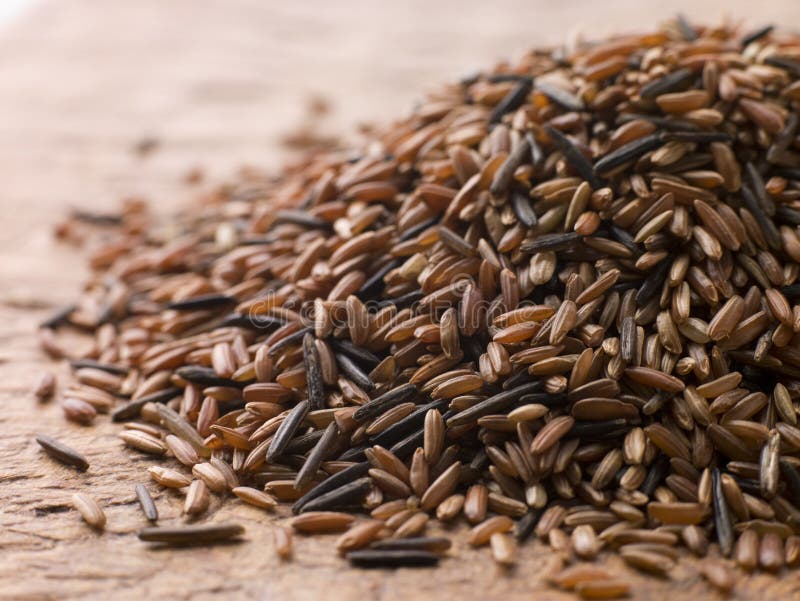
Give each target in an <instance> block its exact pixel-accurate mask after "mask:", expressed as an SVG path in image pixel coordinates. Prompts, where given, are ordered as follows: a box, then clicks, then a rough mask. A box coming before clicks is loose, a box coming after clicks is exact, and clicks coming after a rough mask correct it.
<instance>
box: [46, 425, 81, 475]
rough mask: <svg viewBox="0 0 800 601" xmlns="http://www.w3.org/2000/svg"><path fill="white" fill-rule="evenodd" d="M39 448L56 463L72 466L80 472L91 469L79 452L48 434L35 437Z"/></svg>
mask: <svg viewBox="0 0 800 601" xmlns="http://www.w3.org/2000/svg"><path fill="white" fill-rule="evenodd" d="M35 440H36V442H37V443H39V446H40V447H42V449H43V450H44V452H45V453H47V454H48V455H49V456H50V457H52V458H53V459H55V460H56V461H60V462H61V463H63V464H65V465H71V466H73V467H75V468H77V469H78V470H80V471H85V470H87V469H89V461H88V460H87V459H86V457H84V456H83V455H81V454H80V453H79V452H78V451H76V450H75V449H73V448H72V447H69V446H67V445H65V444H64V443H63V442H61V441H60V440H56V439H55V438H53V437H51V436H47V435H46V434H37V435H36V437H35Z"/></svg>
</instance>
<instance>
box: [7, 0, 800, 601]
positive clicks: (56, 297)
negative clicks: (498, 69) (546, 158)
mask: <svg viewBox="0 0 800 601" xmlns="http://www.w3.org/2000/svg"><path fill="white" fill-rule="evenodd" d="M676 9H681V10H683V11H684V12H685V13H687V14H690V15H692V16H693V18H697V19H703V20H710V21H718V20H719V18H720V15H723V14H734V15H735V16H736V18H740V17H742V18H744V17H747V18H749V19H750V20H751V21H750V22H751V23H752V24H753V25H754V26H755V25H761V24H763V23H765V22H769V21H776V22H782V23H790V24H792V25H794V24H796V23H798V17H800V6H799V5H798V3H796V2H790V1H786V0H762V1H760V2H758V3H749V2H739V1H737V2H730V1H725V0H712V1H708V2H703V3H702V4H701V3H698V2H689V1H681V2H677V3H672V4H671V5H670V6H669V7H666V6H664V5H663V3H661V2H659V1H656V0H647V1H643V0H622V1H618V2H615V1H612V0H608V1H607V2H602V3H601V2H595V1H593V0H591V1H590V0H567V1H566V2H559V3H542V2H534V1H530V0H528V1H525V0H510V1H507V2H491V3H490V2H472V1H470V2H455V1H450V2H444V3H432V2H430V1H425V0H411V1H406V2H398V3H388V2H387V3H384V2H380V3H378V2H375V3H368V2H363V3H362V2H356V1H354V0H343V1H342V2H324V1H322V0H314V1H312V2H302V3H278V2H261V1H256V0H252V1H245V0H236V1H233V0H210V1H205V2H199V1H193V0H169V1H166V0H138V1H137V2H126V1H123V0H104V1H103V2H98V1H96V0H59V1H56V0H53V1H51V2H45V3H43V4H42V5H40V6H38V7H37V8H36V9H35V10H33V11H32V12H31V13H29V14H27V15H25V17H24V18H23V19H21V20H20V21H19V22H17V23H16V24H14V25H13V26H12V27H11V28H10V29H8V30H7V31H5V32H3V33H2V35H0V115H2V120H1V121H0V174H2V178H1V179H0V181H1V182H2V191H1V192H0V206H1V207H2V209H3V213H2V218H0V219H1V220H2V221H0V225H1V226H0V284H2V285H0V324H2V325H0V340H1V342H0V403H1V404H2V407H3V411H2V412H0V428H2V430H3V436H2V438H0V599H9V600H11V599H14V600H40V599H41V600H49V599H97V600H100V599H109V598H114V599H142V598H147V597H148V596H149V598H153V599H198V600H204V599H221V598H224V599H264V600H271V599H314V600H319V599H381V600H385V601H389V600H395V599H397V600H401V599H403V600H407V599H437V598H452V599H456V598H458V599H465V600H466V599H508V600H516V599H532V598H536V599H562V598H563V599H570V598H572V597H571V596H569V595H564V594H562V593H558V592H555V591H552V590H550V589H549V588H548V587H547V586H546V585H545V584H544V583H543V581H542V576H543V575H546V574H547V573H548V572H550V571H552V570H553V568H554V567H555V566H554V558H553V557H552V556H550V555H549V553H548V552H547V550H546V548H545V547H543V546H542V545H539V544H532V545H526V546H525V547H524V548H522V549H521V552H520V561H519V563H518V565H517V567H516V568H514V569H512V570H511V571H509V572H504V571H501V570H500V569H498V568H496V567H495V566H494V565H493V564H492V562H491V560H490V559H489V557H488V552H486V550H478V551H476V550H472V549H469V548H467V547H465V545H464V544H463V540H459V539H458V538H457V539H456V540H457V544H456V546H455V549H454V551H453V553H452V555H453V557H452V558H451V559H448V560H446V561H444V562H443V563H442V566H441V568H439V569H438V570H436V571H435V572H432V571H412V570H398V571H396V572H383V571H377V572H375V571H373V572H360V571H354V570H350V569H347V568H346V565H345V563H344V561H343V560H341V559H340V558H338V557H337V556H336V554H335V551H334V548H333V540H334V538H333V537H331V536H328V537H320V538H302V537H299V538H298V540H297V541H296V546H295V559H294V561H292V562H291V563H286V564H283V563H281V562H279V561H278V560H277V559H276V558H275V556H274V553H273V550H272V539H271V536H270V527H271V526H270V523H271V521H272V520H274V519H280V514H278V516H279V517H278V518H273V517H270V515H268V514H266V513H264V512H263V511H261V510H258V509H256V508H254V507H250V506H246V505H244V504H243V503H241V502H238V501H235V500H231V499H228V500H226V502H225V503H224V504H223V503H221V501H220V499H219V498H215V499H214V501H213V502H212V507H211V514H212V516H213V517H212V519H213V520H214V521H225V520H235V521H238V522H240V523H242V524H244V525H245V527H246V528H247V535H246V539H247V541H246V542H244V543H242V544H239V545H232V546H224V547H218V548H214V549H210V550H203V549H188V550H178V551H174V550H173V551H155V550H152V549H150V548H148V547H147V546H146V545H145V544H143V543H141V542H139V541H138V540H137V539H136V537H135V532H136V531H137V530H138V529H139V528H141V527H142V526H144V525H145V522H144V518H143V517H142V515H141V512H140V510H139V508H138V507H137V505H136V498H135V493H134V484H135V483H137V482H144V483H147V485H148V487H149V488H150V490H151V491H152V492H153V494H154V497H155V498H156V503H157V504H158V506H159V509H160V511H161V515H162V522H163V523H171V522H176V521H179V520H180V519H181V518H180V510H181V501H180V499H179V498H178V497H177V496H176V495H175V494H173V493H171V492H169V491H160V490H158V489H157V487H155V486H153V485H151V483H150V482H149V481H148V479H147V477H146V474H145V472H144V469H145V467H146V466H147V465H148V464H149V463H150V461H151V460H150V459H149V458H143V457H141V456H140V455H138V454H137V453H135V452H133V451H131V450H128V449H125V448H123V447H122V444H121V442H120V441H119V439H118V438H117V437H116V432H117V431H118V428H117V426H113V425H111V424H109V423H107V420H106V419H101V420H99V421H100V422H101V423H100V425H99V426H98V427H95V428H91V429H86V428H81V427H78V426H75V425H70V424H67V423H65V422H64V421H63V419H62V417H61V414H60V411H59V409H58V407H57V405H56V404H55V403H50V404H47V405H40V404H37V402H36V401H35V399H34V398H33V395H32V393H31V387H32V385H33V384H34V382H35V381H36V379H37V376H38V373H39V372H40V371H41V370H42V369H44V368H54V369H57V370H58V373H59V376H60V385H62V386H63V384H64V382H65V378H66V375H67V374H66V370H65V369H64V368H63V366H53V365H52V364H50V363H49V362H47V361H46V360H45V359H44V358H43V357H42V355H41V353H40V352H39V350H38V348H37V345H36V341H35V338H34V336H33V332H34V330H35V326H36V324H37V323H38V321H39V320H40V319H41V318H42V317H43V316H44V315H45V314H46V312H47V308H48V306H50V305H57V304H62V303H64V302H66V301H68V300H69V299H70V298H72V297H74V296H75V295H76V293H77V292H78V290H79V287H80V282H81V281H82V279H83V278H84V277H85V274H86V272H85V269H84V267H83V259H82V253H81V251H78V250H75V249H72V248H70V247H65V246H60V245H57V244H55V243H54V242H53V241H52V240H51V237H50V233H51V229H52V225H53V223H54V222H55V221H56V220H57V219H58V218H59V216H60V215H62V214H63V213H64V212H65V211H67V210H68V208H69V207H72V206H88V207H94V208H109V209H110V208H113V207H114V206H115V204H116V202H117V199H118V198H120V197H123V196H131V195H142V196H146V197H148V198H150V199H151V200H152V201H153V202H154V203H155V204H156V206H157V207H158V209H159V210H160V211H162V212H165V213H166V212H169V211H170V210H172V209H174V208H175V207H178V206H180V205H181V204H182V203H184V202H186V201H187V200H188V199H189V198H190V197H191V196H192V195H193V194H196V189H191V188H189V187H187V186H186V185H185V184H183V183H182V176H183V174H184V173H185V171H186V170H187V169H189V168H191V167H194V166H197V165H200V166H203V167H204V168H206V170H207V171H208V173H209V174H210V177H211V180H212V181H219V180H220V179H221V178H224V177H225V176H226V175H228V174H230V173H232V172H233V170H234V169H235V168H236V167H237V166H238V165H241V164H250V165H255V166H257V167H259V168H264V169H267V170H272V171H274V170H277V168H278V167H279V165H280V161H281V160H283V158H284V154H283V152H282V151H281V149H280V147H279V144H278V141H279V139H280V137H281V135H282V134H285V133H286V132H287V131H290V130H291V129H292V128H293V127H294V126H295V125H296V124H297V123H299V122H300V121H301V119H302V117H303V115H304V111H305V108H304V107H305V104H306V101H307V99H308V97H309V95H310V94H322V95H324V96H326V97H327V98H329V99H330V100H331V101H332V103H333V107H334V112H333V114H332V116H331V117H330V118H328V120H327V121H326V122H324V123H323V124H322V127H323V130H324V131H325V132H328V133H333V132H342V131H348V130H349V129H350V128H351V127H352V126H353V125H354V124H356V123H359V122H360V121H363V120H381V119H388V118H391V117H392V116H393V115H397V114H400V113H402V112H403V111H404V110H405V109H406V108H407V107H408V106H410V104H411V103H412V102H413V101H414V99H415V98H418V95H419V94H420V92H421V91H424V90H425V89H426V88H429V87H430V84H431V82H438V81H441V80H443V79H447V78H455V77H458V76H459V75H461V74H463V73H466V72H468V71H470V70H471V69H472V68H473V67H475V66H479V65H486V64H490V63H491V62H492V61H494V60H498V59H500V58H502V57H504V56H513V55H514V53H516V52H519V51H521V50H522V49H523V48H526V47H527V46H530V45H533V44H540V43H548V42H555V41H557V40H558V39H560V38H562V37H563V36H565V35H567V34H568V33H569V32H570V31H571V30H573V29H574V27H575V25H576V23H578V24H583V29H584V31H587V32H589V33H590V34H591V35H601V34H603V33H608V32H611V31H614V30H617V29H631V28H635V27H636V26H637V25H641V24H648V23H651V22H652V21H653V20H654V19H660V18H665V17H667V16H669V15H670V14H672V13H673V12H674V11H675V10H676ZM148 135H151V136H156V137H158V138H159V139H160V140H161V145H160V147H159V148H158V150H157V151H156V152H154V153H153V154H152V155H151V156H149V157H147V158H144V159H143V158H140V157H137V156H136V155H135V154H133V153H132V152H131V147H132V146H133V145H134V144H135V142H136V141H137V140H139V139H140V138H142V137H143V136H148ZM35 432H45V433H49V434H52V435H55V436H58V437H59V438H61V439H63V440H64V441H66V442H68V443H69V444H71V445H73V446H74V447H75V448H76V449H78V450H80V451H82V452H83V453H85V454H86V455H87V457H88V458H89V460H90V461H91V463H92V466H91V468H90V469H89V470H88V471H87V472H85V473H77V472H75V471H74V470H71V469H69V468H65V467H62V466H59V465H57V464H55V463H54V462H53V461H52V460H50V459H49V458H47V457H46V456H45V455H44V454H43V453H42V452H41V451H40V450H39V448H38V446H37V445H36V443H35V442H33V438H32V435H33V433H35ZM164 464H165V465H168V464H169V462H168V461H164ZM78 490H86V491H87V492H90V493H91V494H92V495H93V496H94V497H95V498H96V499H98V500H99V501H100V502H101V503H103V504H104V506H105V509H106V513H107V515H108V526H107V529H106V533H105V534H97V533H95V532H93V531H91V530H90V529H89V528H87V527H86V525H85V524H84V523H83V522H82V521H81V519H80V517H79V516H78V514H77V513H76V512H75V511H73V510H71V509H70V508H69V499H70V497H71V495H72V493H73V492H75V491H78ZM608 563H609V566H610V568H611V569H613V570H615V571H617V572H619V573H626V574H627V573H629V572H628V571H627V570H626V569H625V568H624V567H622V565H621V563H620V561H619V560H618V559H616V558H612V559H609V560H608ZM631 578H633V579H634V591H633V592H634V595H633V596H634V598H638V599H648V600H653V601H656V600H667V599H669V600H670V601H677V600H679V599H691V598H693V597H694V598H698V599H700V598H712V597H713V594H711V593H709V589H708V588H707V587H706V586H705V584H703V583H702V582H701V580H700V578H699V576H698V574H697V572H696V570H695V569H694V567H693V564H692V562H691V561H688V560H683V561H682V562H681V565H680V566H679V567H678V568H677V569H676V570H675V573H674V577H673V578H672V579H671V580H656V579H642V578H639V577H637V576H636V575H634V574H631ZM732 598H734V599H765V598H770V599H776V600H789V599H797V598H800V575H799V574H798V573H792V574H784V575H783V576H782V577H781V578H780V579H775V578H772V577H768V576H761V575H758V576H754V577H752V578H748V579H745V580H742V581H741V582H740V583H739V585H738V586H737V587H736V590H735V591H734V593H733V596H732Z"/></svg>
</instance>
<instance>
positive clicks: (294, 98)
mask: <svg viewBox="0 0 800 601" xmlns="http://www.w3.org/2000/svg"><path fill="white" fill-rule="evenodd" d="M677 12H681V13H683V14H685V15H686V16H687V18H688V19H689V20H690V21H695V22H704V23H713V24H718V23H720V22H722V21H729V22H733V23H743V27H744V28H745V29H748V30H749V29H754V28H756V27H759V26H762V25H764V24H767V23H776V24H778V25H780V26H782V27H788V28H794V27H796V26H797V25H800V2H797V1H796V0H759V1H757V2H753V1H752V0H702V1H697V0H693V1H692V0H677V1H675V2H666V1H664V0H558V1H542V0H494V1H492V2H487V1H486V0H479V1H475V0H445V1H435V0H404V1H403V2H363V1H356V0H339V1H335V2H329V1H325V0H304V1H302V2H277V1H265V0H136V1H134V2H131V1H129V0H0V115H1V116H2V117H0V174H2V176H3V182H4V185H3V191H2V193H0V199H2V200H0V203H2V205H3V207H4V208H7V209H8V208H10V209H12V210H11V211H7V212H6V213H5V215H6V216H5V217H3V219H6V220H7V221H8V220H12V219H13V223H11V222H9V223H10V224H11V227H3V228H0V278H9V277H10V278H15V279H16V278H18V277H22V278H24V277H28V278H29V277H31V274H34V275H38V274H40V273H42V272H43V270H47V269H48V266H50V265H51V262H52V261H53V260H54V259H53V254H52V252H51V250H50V247H49V246H47V245H48V244H50V242H49V232H50V230H49V227H50V226H52V223H53V222H54V221H55V220H57V219H58V217H59V215H60V214H63V213H64V212H66V211H67V210H68V208H69V207H74V206H89V207H92V206H93V207H95V208H96V207H113V206H115V204H116V201H117V200H118V199H119V198H120V197H122V196H131V195H144V196H146V197H148V198H150V199H151V200H153V201H154V202H155V204H156V205H157V206H158V207H160V208H162V209H165V210H169V209H171V208H172V207H175V206H176V205H177V204H179V203H181V202H183V201H184V200H185V199H187V198H190V197H191V196H193V195H195V194H196V191H195V190H196V188H197V187H196V186H195V187H194V188H192V187H187V186H186V185H185V183H184V181H183V178H184V175H185V174H186V173H187V172H188V171H190V170H192V169H195V168H198V167H200V168H202V169H203V170H204V173H205V174H206V175H207V177H206V179H205V180H204V182H205V183H206V185H207V182H209V181H218V180H219V179H220V178H224V177H227V176H230V174H231V173H232V172H233V171H234V170H235V169H236V168H237V167H238V166H240V165H242V164H247V165H253V166H257V167H260V168H264V169H267V170H271V171H276V170H277V169H278V168H279V166H280V163H281V161H282V160H284V158H285V157H286V155H287V152H289V151H291V149H292V148H294V147H296V146H297V145H302V144H303V143H306V142H308V141H309V139H308V137H309V134H311V137H312V138H315V139H318V140H321V141H324V140H325V139H328V138H330V137H331V136H333V135H336V134H339V133H341V132H348V131H352V130H353V127H354V126H355V125H357V124H359V123H363V122H374V121H382V120H387V119H391V118H393V117H395V116H398V115H401V114H403V113H404V112H405V111H407V110H408V108H409V107H410V106H411V105H412V103H413V102H414V100H415V99H419V98H420V96H421V95H422V93H423V92H424V91H425V90H426V89H431V88H432V87H434V86H435V85H436V84H438V83H440V82H442V81H444V80H453V79H456V78H458V77H459V76H461V75H464V74H467V73H469V72H471V71H473V70H474V69H476V68H479V67H481V66H488V65H492V64H493V63H495V62H496V61H498V60H500V59H503V58H512V59H513V58H514V57H515V56H517V55H519V54H520V53H521V52H522V51H523V50H524V49H526V48H529V47H531V46H534V45H542V44H554V43H558V42H560V41H561V40H563V39H565V38H566V37H567V36H575V35H584V36H585V37H589V38H593V37H599V36H604V35H607V34H610V33H612V32H617V31H631V30H642V29H646V28H650V27H653V26H655V25H656V24H657V23H658V22H660V21H662V20H664V19H667V18H669V17H672V16H674V15H675V13H677ZM326 111H327V112H326ZM309 123H310V125H309V126H307V127H304V124H309ZM200 185H203V184H200ZM18 255H25V256H26V261H20V260H5V259H13V257H16V256H18ZM59 260H61V261H64V260H66V259H64V258H60V259H59ZM49 271H50V273H51V274H52V275H51V277H55V278H59V277H64V278H67V277H69V278H72V279H73V281H74V272H73V274H72V275H70V272H69V270H68V269H65V270H53V269H52V268H50V269H49ZM54 271H57V273H53V272H54Z"/></svg>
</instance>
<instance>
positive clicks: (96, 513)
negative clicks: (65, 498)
mask: <svg viewBox="0 0 800 601" xmlns="http://www.w3.org/2000/svg"><path fill="white" fill-rule="evenodd" d="M72 504H73V506H74V507H75V509H77V510H78V512H79V513H80V514H81V517H82V518H83V521H85V522H86V523H87V524H89V525H90V526H91V527H92V528H96V529H98V530H102V529H103V528H104V527H105V525H106V514H105V512H103V509H102V508H101V507H100V505H99V504H98V503H97V501H95V500H94V499H93V498H92V497H90V496H89V495H87V494H86V493H82V492H78V493H75V494H74V495H72Z"/></svg>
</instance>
